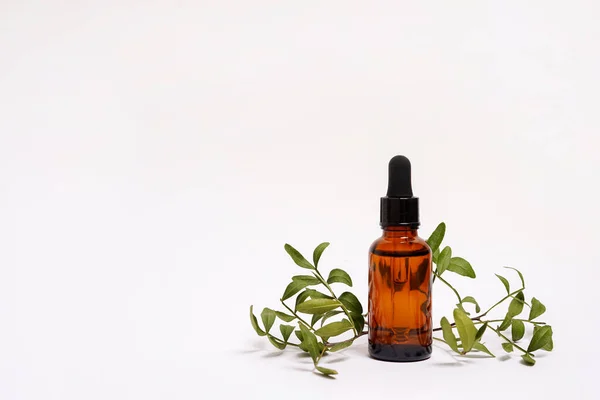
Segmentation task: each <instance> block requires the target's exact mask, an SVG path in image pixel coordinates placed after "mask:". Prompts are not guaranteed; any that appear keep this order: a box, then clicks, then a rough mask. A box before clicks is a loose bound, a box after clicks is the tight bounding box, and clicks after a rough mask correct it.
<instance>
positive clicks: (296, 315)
mask: <svg viewBox="0 0 600 400" xmlns="http://www.w3.org/2000/svg"><path fill="white" fill-rule="evenodd" d="M279 301H280V302H281V304H283V306H284V307H285V308H287V309H288V311H289V312H291V313H292V315H293V316H294V317H296V318H298V320H299V321H300V322H302V323H303V324H304V325H306V326H307V327H308V329H310V330H312V331H313V332H314V331H315V330H314V329H313V327H312V326H310V324H309V323H308V322H306V321H305V320H303V319H302V317H301V316H299V315H298V314H297V313H296V311H294V310H292V309H291V308H289V307H288V305H287V304H285V303H284V302H283V300H281V299H279Z"/></svg>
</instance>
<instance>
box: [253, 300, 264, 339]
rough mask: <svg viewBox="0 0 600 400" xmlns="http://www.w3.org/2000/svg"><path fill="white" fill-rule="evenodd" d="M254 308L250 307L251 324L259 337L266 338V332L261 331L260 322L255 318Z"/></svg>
mask: <svg viewBox="0 0 600 400" xmlns="http://www.w3.org/2000/svg"><path fill="white" fill-rule="evenodd" d="M252 307H253V306H250V323H251V324H252V327H253V328H254V330H255V331H256V333H258V336H265V335H266V333H265V331H263V330H262V329H260V327H259V326H258V320H257V319H256V317H255V316H254V313H253V312H252Z"/></svg>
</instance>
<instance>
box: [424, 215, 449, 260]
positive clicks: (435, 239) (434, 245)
mask: <svg viewBox="0 0 600 400" xmlns="http://www.w3.org/2000/svg"><path fill="white" fill-rule="evenodd" d="M445 234H446V224H445V223H443V222H441V223H440V224H439V225H438V226H437V228H435V230H434V231H433V233H432V234H431V236H429V239H427V244H428V245H429V247H431V251H432V252H434V253H435V251H436V250H438V249H439V248H440V244H442V240H444V235H445Z"/></svg>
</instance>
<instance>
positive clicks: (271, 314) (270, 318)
mask: <svg viewBox="0 0 600 400" xmlns="http://www.w3.org/2000/svg"><path fill="white" fill-rule="evenodd" d="M275 316H276V315H275V311H273V310H271V309H270V308H266V307H265V308H263V310H262V313H260V318H261V319H262V322H263V325H264V326H265V331H267V333H269V331H270V330H271V327H272V326H273V323H274V322H275Z"/></svg>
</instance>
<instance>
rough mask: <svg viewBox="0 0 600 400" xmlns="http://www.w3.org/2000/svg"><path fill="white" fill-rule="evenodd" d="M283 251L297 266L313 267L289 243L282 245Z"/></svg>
mask: <svg viewBox="0 0 600 400" xmlns="http://www.w3.org/2000/svg"><path fill="white" fill-rule="evenodd" d="M283 247H284V249H285V251H286V252H287V253H288V254H289V255H290V257H292V260H294V262H295V263H296V265H297V266H299V267H302V268H306V269H315V267H313V265H312V264H311V263H309V262H308V261H307V260H306V258H304V256H303V255H302V254H300V252H299V251H298V250H296V249H295V248H293V247H292V246H290V245H289V244H287V243H286V244H285V246H283Z"/></svg>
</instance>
